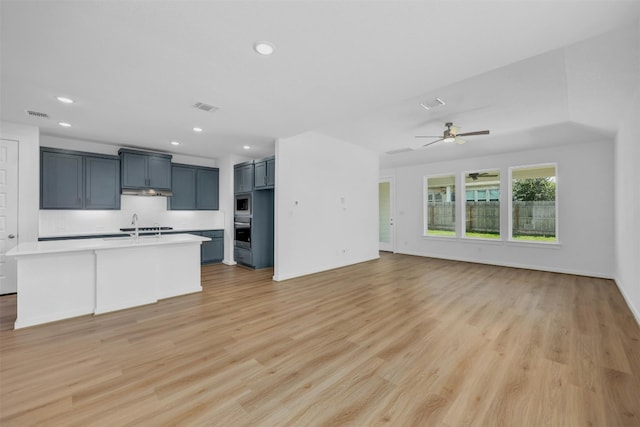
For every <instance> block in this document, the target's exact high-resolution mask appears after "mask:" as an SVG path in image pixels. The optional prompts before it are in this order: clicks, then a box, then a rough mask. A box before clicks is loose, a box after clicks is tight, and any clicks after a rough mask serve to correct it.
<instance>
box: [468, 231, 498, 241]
mask: <svg viewBox="0 0 640 427" xmlns="http://www.w3.org/2000/svg"><path fill="white" fill-rule="evenodd" d="M465 237H475V238H478V239H499V238H500V234H498V233H474V232H468V233H466V235H465Z"/></svg>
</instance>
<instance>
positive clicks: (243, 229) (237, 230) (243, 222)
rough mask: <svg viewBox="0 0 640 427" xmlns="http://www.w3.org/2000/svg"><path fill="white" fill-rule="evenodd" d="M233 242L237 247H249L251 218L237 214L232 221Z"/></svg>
mask: <svg viewBox="0 0 640 427" xmlns="http://www.w3.org/2000/svg"><path fill="white" fill-rule="evenodd" d="M233 229H234V238H233V244H234V245H235V246H236V247H238V248H245V249H251V218H250V217H243V216H237V217H235V218H234V221H233Z"/></svg>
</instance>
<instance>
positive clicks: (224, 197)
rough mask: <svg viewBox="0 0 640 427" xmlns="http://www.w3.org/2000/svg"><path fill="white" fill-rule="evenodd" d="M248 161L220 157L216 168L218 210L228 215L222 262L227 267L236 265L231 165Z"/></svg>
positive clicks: (225, 224) (240, 158)
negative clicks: (218, 172) (217, 175)
mask: <svg viewBox="0 0 640 427" xmlns="http://www.w3.org/2000/svg"><path fill="white" fill-rule="evenodd" d="M248 160H250V159H248V158H246V157H240V156H236V155H233V154H232V155H228V156H224V157H222V158H221V159H220V160H219V162H218V167H219V168H220V210H221V211H224V212H228V213H229V214H228V215H225V220H224V221H225V223H224V260H223V261H222V262H224V263H225V264H227V265H234V264H236V261H235V258H234V256H233V248H234V244H233V238H234V229H233V214H234V208H235V207H234V199H233V165H235V164H238V163H242V162H246V161H248Z"/></svg>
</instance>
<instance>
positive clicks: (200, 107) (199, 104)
mask: <svg viewBox="0 0 640 427" xmlns="http://www.w3.org/2000/svg"><path fill="white" fill-rule="evenodd" d="M193 108H197V109H198V110H202V111H206V112H207V113H215V112H216V111H218V110H219V109H220V108H218V107H216V106H214V105H211V104H205V103H204V102H196V103H195V104H193Z"/></svg>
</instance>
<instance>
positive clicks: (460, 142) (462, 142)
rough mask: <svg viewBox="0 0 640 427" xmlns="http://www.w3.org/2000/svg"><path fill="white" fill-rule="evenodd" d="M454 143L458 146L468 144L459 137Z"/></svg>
mask: <svg viewBox="0 0 640 427" xmlns="http://www.w3.org/2000/svg"><path fill="white" fill-rule="evenodd" d="M454 141H455V143H456V144H464V143H465V142H467V141H465V140H464V139H462V138H458V137H456V139H454Z"/></svg>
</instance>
